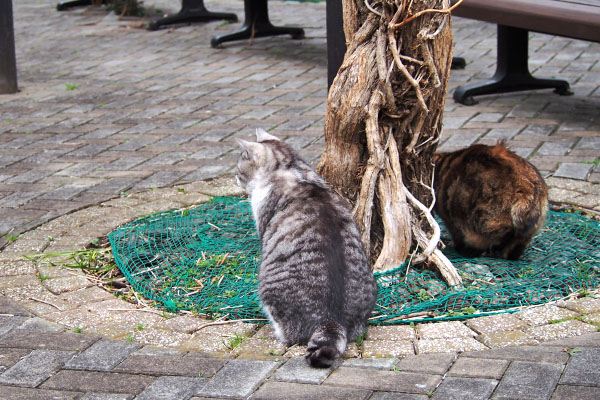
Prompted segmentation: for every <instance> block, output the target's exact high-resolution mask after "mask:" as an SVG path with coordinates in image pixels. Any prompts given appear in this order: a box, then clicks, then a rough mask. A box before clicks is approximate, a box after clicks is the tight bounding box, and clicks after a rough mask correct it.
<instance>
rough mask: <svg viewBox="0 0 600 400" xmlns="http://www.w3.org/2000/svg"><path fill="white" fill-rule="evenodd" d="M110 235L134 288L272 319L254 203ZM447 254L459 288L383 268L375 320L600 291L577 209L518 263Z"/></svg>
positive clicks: (219, 205) (197, 210)
mask: <svg viewBox="0 0 600 400" xmlns="http://www.w3.org/2000/svg"><path fill="white" fill-rule="evenodd" d="M446 239H449V238H448V237H446ZM109 240H110V242H111V245H112V250H113V254H114V257H115V261H116V263H117V265H118V266H119V268H120V270H121V271H122V272H123V274H124V275H125V276H126V278H127V280H128V281H129V283H130V284H131V285H132V286H133V288H134V289H135V290H137V291H138V292H140V293H142V294H143V295H144V296H145V297H146V298H148V299H152V300H155V301H157V302H158V303H160V305H162V306H163V307H164V308H166V309H167V310H169V311H176V310H189V311H192V312H197V313H199V314H204V315H207V316H210V317H220V316H224V317H227V318H231V319H243V318H264V315H263V314H262V312H261V310H260V306H259V302H258V293H257V287H258V281H257V269H258V266H259V263H260V241H259V239H258V236H257V234H256V231H255V227H254V222H253V221H252V211H251V208H250V203H249V202H248V200H245V199H240V198H235V197H216V198H214V199H213V200H212V201H210V202H208V203H204V204H201V205H199V206H197V207H194V208H189V209H184V210H173V211H166V212H162V213H158V214H153V215H151V216H148V217H144V218H141V219H138V220H136V221H133V222H131V223H128V224H126V225H124V226H122V227H120V228H118V229H117V230H115V231H114V232H112V233H111V234H110V235H109ZM444 253H445V254H446V256H448V258H449V259H450V260H451V261H452V262H453V264H454V265H455V266H456V268H457V270H458V271H459V274H460V275H461V276H462V278H463V285H462V286H461V287H448V286H447V285H446V284H445V283H444V282H443V281H442V280H441V278H440V277H439V276H438V275H437V274H436V273H434V272H431V271H427V270H422V269H420V268H416V267H410V268H408V272H407V268H406V266H400V267H399V268H396V269H394V270H392V271H388V272H385V273H377V274H376V278H377V284H378V286H379V294H378V299H377V305H376V306H375V309H374V311H373V314H372V318H371V320H370V323H371V324H377V325H382V324H394V323H402V322H407V320H409V319H410V320H411V321H415V320H416V321H420V320H424V321H427V320H445V319H464V318H468V317H470V316H473V315H481V314H484V313H497V312H505V311H511V310H514V309H517V308H519V307H523V306H528V305H534V304H540V303H545V302H548V301H553V300H558V299H560V298H563V297H565V296H567V295H569V294H571V293H573V292H576V291H580V290H588V291H589V290H593V289H597V288H599V287H600V223H598V222H596V221H594V220H591V219H589V218H586V217H584V216H581V215H577V214H571V213H565V212H552V211H550V212H549V213H548V220H547V222H546V225H545V226H544V228H543V229H542V230H541V231H540V233H539V234H538V235H537V236H536V237H535V238H534V240H533V241H532V243H531V244H530V246H529V248H528V249H527V251H526V252H525V254H524V255H523V256H522V257H521V259H520V260H519V261H506V260H499V259H492V258H472V259H466V258H462V257H460V256H459V255H458V253H456V252H455V251H454V249H452V248H451V247H448V248H447V249H446V250H445V251H444Z"/></svg>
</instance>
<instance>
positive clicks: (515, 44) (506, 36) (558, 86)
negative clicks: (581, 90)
mask: <svg viewBox="0 0 600 400" xmlns="http://www.w3.org/2000/svg"><path fill="white" fill-rule="evenodd" d="M528 34H529V32H528V31H527V30H525V29H521V28H514V27H510V26H505V25H498V57H497V58H498V60H497V65H496V72H495V73H494V76H492V78H491V79H488V80H486V81H483V82H479V83H473V84H471V85H465V86H459V87H457V88H456V89H455V90H454V94H453V97H454V101H456V102H458V103H461V104H464V105H473V104H475V103H476V101H475V99H474V98H473V96H477V95H482V94H495V93H506V92H517V91H522V90H533V89H548V88H554V92H555V93H558V94H560V95H563V96H566V95H571V94H573V92H571V90H570V89H569V82H567V81H565V80H562V79H545V78H535V77H533V76H532V75H531V73H530V72H529V67H528V64H527V58H528V39H529V37H528V36H529V35H528Z"/></svg>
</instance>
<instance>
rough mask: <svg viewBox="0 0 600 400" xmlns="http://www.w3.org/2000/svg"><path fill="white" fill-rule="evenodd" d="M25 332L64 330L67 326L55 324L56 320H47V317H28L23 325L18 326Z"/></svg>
mask: <svg viewBox="0 0 600 400" xmlns="http://www.w3.org/2000/svg"><path fill="white" fill-rule="evenodd" d="M17 329H18V330H19V331H22V332H23V331H24V332H64V330H65V327H64V326H61V325H58V324H55V323H54V322H50V321H46V320H45V319H42V318H39V317H35V318H27V320H25V322H23V324H22V325H21V326H19V327H18V328H17Z"/></svg>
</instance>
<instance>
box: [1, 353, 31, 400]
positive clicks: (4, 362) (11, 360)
mask: <svg viewBox="0 0 600 400" xmlns="http://www.w3.org/2000/svg"><path fill="white" fill-rule="evenodd" d="M29 353H31V350H29V349H0V374H1V373H3V372H4V371H6V370H7V369H9V368H10V367H12V366H13V365H15V364H16V363H18V362H19V361H20V360H21V359H22V358H23V357H25V356H26V355H28V354H29ZM0 398H1V397H0Z"/></svg>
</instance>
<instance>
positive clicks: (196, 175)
mask: <svg viewBox="0 0 600 400" xmlns="http://www.w3.org/2000/svg"><path fill="white" fill-rule="evenodd" d="M227 169H228V167H226V166H223V165H205V166H203V167H200V168H198V169H197V170H195V171H194V172H191V173H189V174H187V175H186V176H184V177H183V179H184V180H186V181H190V182H194V181H203V180H206V179H212V178H215V177H217V176H219V175H221V174H222V173H223V172H225V171H226V170H227Z"/></svg>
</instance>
